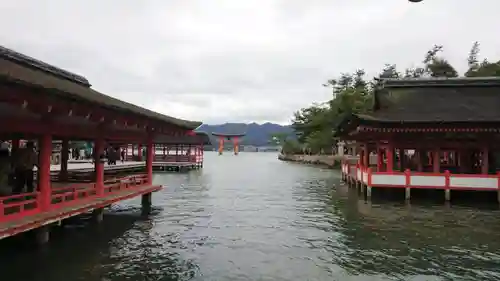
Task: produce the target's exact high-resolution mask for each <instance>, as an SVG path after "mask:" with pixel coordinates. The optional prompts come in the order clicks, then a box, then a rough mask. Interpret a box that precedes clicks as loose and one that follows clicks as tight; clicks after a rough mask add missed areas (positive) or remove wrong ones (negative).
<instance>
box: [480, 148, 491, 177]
mask: <svg viewBox="0 0 500 281" xmlns="http://www.w3.org/2000/svg"><path fill="white" fill-rule="evenodd" d="M489 152H490V150H489V148H488V147H486V146H484V147H483V149H482V150H481V174H483V175H487V174H488V172H489V157H488V154H489Z"/></svg>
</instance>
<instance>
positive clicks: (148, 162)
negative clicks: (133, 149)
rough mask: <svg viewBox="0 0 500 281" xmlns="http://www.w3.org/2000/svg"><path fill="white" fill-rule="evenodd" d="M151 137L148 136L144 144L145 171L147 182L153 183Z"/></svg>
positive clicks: (152, 146) (152, 145)
mask: <svg viewBox="0 0 500 281" xmlns="http://www.w3.org/2000/svg"><path fill="white" fill-rule="evenodd" d="M154 147H155V146H154V144H153V137H151V136H150V137H148V142H147V144H146V153H147V154H146V173H147V175H148V184H153V158H154V155H155V151H154Z"/></svg>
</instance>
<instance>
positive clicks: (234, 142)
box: [233, 137, 240, 155]
mask: <svg viewBox="0 0 500 281" xmlns="http://www.w3.org/2000/svg"><path fill="white" fill-rule="evenodd" d="M238 141H239V139H238V137H233V146H234V148H233V149H234V155H238V153H239V149H240V147H239V143H238Z"/></svg>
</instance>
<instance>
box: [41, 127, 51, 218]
mask: <svg viewBox="0 0 500 281" xmlns="http://www.w3.org/2000/svg"><path fill="white" fill-rule="evenodd" d="M39 149H40V154H39V156H38V192H39V197H38V207H39V208H40V210H42V211H47V210H49V209H50V204H51V196H52V188H51V186H50V157H51V156H52V136H51V135H50V134H49V133H45V134H44V135H42V136H41V137H40V140H39Z"/></svg>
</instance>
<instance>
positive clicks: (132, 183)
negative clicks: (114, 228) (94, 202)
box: [0, 174, 149, 223]
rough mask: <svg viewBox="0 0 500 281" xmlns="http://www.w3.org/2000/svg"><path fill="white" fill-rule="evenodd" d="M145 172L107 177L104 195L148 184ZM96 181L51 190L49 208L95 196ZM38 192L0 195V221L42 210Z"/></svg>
mask: <svg viewBox="0 0 500 281" xmlns="http://www.w3.org/2000/svg"><path fill="white" fill-rule="evenodd" d="M148 182H149V181H148V176H147V174H137V175H130V176H126V177H122V178H115V179H108V180H106V181H105V182H104V190H105V196H106V195H109V193H114V192H118V191H121V190H124V189H130V188H134V187H140V186H143V185H145V184H148ZM98 196H99V195H98V194H97V192H96V183H77V184H70V185H68V186H64V187H56V188H53V189H52V190H51V195H50V198H51V199H50V200H51V201H50V202H51V204H50V207H49V210H54V209H57V208H61V207H63V206H67V205H68V204H77V203H79V202H82V200H89V199H92V198H97V197H98ZM39 197H40V193H39V192H31V193H22V194H16V195H9V196H3V197H0V223H1V222H6V221H10V220H14V219H16V218H19V217H23V216H27V215H33V214H37V213H40V212H42V211H41V209H40V208H39V205H38V199H39Z"/></svg>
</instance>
